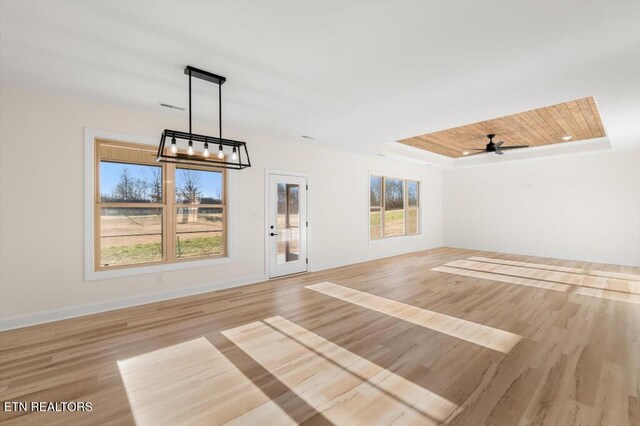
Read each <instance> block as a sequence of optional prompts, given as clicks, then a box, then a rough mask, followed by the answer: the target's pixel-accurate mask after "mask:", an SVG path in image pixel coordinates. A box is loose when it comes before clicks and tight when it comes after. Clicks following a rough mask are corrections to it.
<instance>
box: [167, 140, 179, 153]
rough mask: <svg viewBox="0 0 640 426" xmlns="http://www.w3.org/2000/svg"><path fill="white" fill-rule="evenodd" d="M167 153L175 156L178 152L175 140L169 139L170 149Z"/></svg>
mask: <svg viewBox="0 0 640 426" xmlns="http://www.w3.org/2000/svg"><path fill="white" fill-rule="evenodd" d="M169 152H171V153H172V154H175V153H176V152H178V145H176V138H171V148H169Z"/></svg>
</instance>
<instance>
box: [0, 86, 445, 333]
mask: <svg viewBox="0 0 640 426" xmlns="http://www.w3.org/2000/svg"><path fill="white" fill-rule="evenodd" d="M1 93H2V96H1V103H0V111H1V114H2V115H1V119H0V150H1V151H0V159H1V160H0V161H1V163H0V166H1V167H0V194H1V206H0V227H1V229H0V233H1V237H2V238H1V242H0V320H2V321H3V324H2V326H3V327H5V328H8V327H13V326H19V325H24V324H28V323H33V322H37V321H45V320H52V319H57V318H61V317H64V316H69V315H76V314H80V313H88V312H94V311H100V310H104V309H106V308H113V307H117V306H126V305H130V304H135V303H141V302H145V301H152V300H156V299H158V298H170V297H173V296H177V295H180V294H186V293H190V292H201V291H205V290H213V289H216V288H222V287H226V286H230V285H237V284H242V283H247V282H255V281H260V280H263V279H264V275H265V265H264V263H265V262H264V259H265V253H264V235H265V232H266V231H265V229H264V221H265V219H264V174H265V169H277V170H286V171H296V172H304V173H308V174H309V183H310V193H309V208H310V210H309V221H310V235H309V242H310V250H309V255H310V259H309V262H310V268H311V269H312V270H317V269H321V268H326V267H331V266H337V265H342V264H347V263H353V262H357V261H361V260H367V259H373V258H380V257H386V256H390V255H394V254H400V253H405V252H411V251H416V250H422V249H427V248H432V247H439V246H442V241H443V237H442V174H441V172H440V171H437V170H434V169H429V168H426V167H423V166H419V165H414V164H408V163H401V162H395V161H389V160H385V159H382V158H379V157H373V156H372V157H366V156H361V155H356V154H349V153H345V152H340V151H336V150H328V149H324V148H321V147H318V146H321V145H322V142H314V143H313V144H311V143H285V142H279V141H270V140H267V139H265V138H263V137H261V136H256V135H244V134H239V133H237V134H233V133H231V134H230V133H229V132H227V136H228V137H231V138H237V139H241V140H247V141H248V142H249V149H250V154H251V160H252V163H253V167H252V168H250V169H247V170H242V171H231V172H230V178H229V179H230V184H231V186H232V188H233V189H234V192H233V193H232V194H230V197H233V200H232V201H231V204H232V206H233V212H232V215H233V218H232V222H231V227H232V229H231V244H232V248H233V259H232V262H231V263H228V264H224V265H217V266H211V267H203V268H194V269H189V270H181V271H173V272H166V273H163V274H162V281H160V282H158V281H157V277H156V275H155V274H153V275H142V276H134V277H127V278H118V279H109V280H100V281H90V282H85V281H84V280H83V261H84V259H83V247H84V235H83V221H84V215H83V202H84V195H83V194H84V192H83V180H84V164H83V128H84V127H90V128H96V129H104V130H110V131H115V132H120V133H130V134H137V135H143V136H150V137H159V135H160V133H161V132H162V130H163V129H165V128H176V129H181V128H184V126H185V124H186V121H185V116H184V114H182V115H179V114H173V113H158V114H147V113H140V112H136V111H133V110H128V109H127V108H124V107H114V106H105V105H100V104H94V103H92V102H89V101H84V100H77V99H66V98H61V97H55V96H49V95H44V94H36V93H30V92H22V91H16V90H13V89H7V88H3V89H2V92H1ZM212 124H213V126H212V128H209V129H206V128H203V127H196V128H198V129H200V130H202V131H204V130H206V131H211V132H213V134H215V133H216V132H217V130H216V129H215V123H212ZM344 143H349V141H345V142H344ZM370 171H371V172H375V173H384V174H388V175H392V176H399V177H405V176H406V177H411V178H414V179H418V180H420V181H422V183H423V184H422V186H421V188H422V192H421V196H422V202H423V205H424V206H425V207H424V208H423V209H422V221H423V222H422V225H423V226H422V229H423V234H422V235H421V236H411V237H402V238H392V239H387V240H381V241H374V242H371V243H369V241H368V234H367V232H368V204H367V203H368V173H369V172H370Z"/></svg>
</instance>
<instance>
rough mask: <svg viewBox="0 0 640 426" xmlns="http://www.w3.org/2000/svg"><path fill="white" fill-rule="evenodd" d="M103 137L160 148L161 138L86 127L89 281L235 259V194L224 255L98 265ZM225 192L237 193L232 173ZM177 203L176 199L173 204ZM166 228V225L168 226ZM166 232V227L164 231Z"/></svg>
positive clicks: (226, 209)
mask: <svg viewBox="0 0 640 426" xmlns="http://www.w3.org/2000/svg"><path fill="white" fill-rule="evenodd" d="M99 140H108V141H113V142H118V143H124V144H127V143H129V144H136V145H149V146H150V148H151V149H154V150H155V149H156V147H157V144H158V140H157V138H151V137H145V136H138V135H130V134H123V133H117V132H110V131H105V130H99V129H92V128H87V127H85V128H84V161H85V173H84V195H85V200H84V201H85V203H84V219H85V220H84V222H85V229H84V231H85V232H84V234H85V235H84V279H85V281H94V280H102V279H110V278H119V277H128V276H136V275H146V274H154V273H155V274H158V273H162V272H168V271H174V270H182V269H191V268H200V267H208V266H215V265H221V264H227V263H231V262H232V261H233V255H232V253H233V250H232V244H231V242H232V241H233V239H232V218H233V215H232V212H233V204H234V200H233V198H235V197H232V198H231V199H230V200H225V202H226V204H225V205H224V209H223V211H224V221H225V232H224V238H225V254H224V255H216V256H210V257H206V258H196V259H193V258H191V259H176V261H175V262H170V263H167V262H166V260H163V262H152V263H144V264H142V263H141V264H135V265H119V266H111V267H108V268H102V269H99V268H96V265H99V262H97V260H96V255H97V251H96V246H95V244H96V242H97V238H96V232H98V230H97V226H96V224H97V223H98V222H97V221H96V214H97V211H98V210H97V208H96V205H97V203H96V199H95V194H96V192H95V191H96V189H97V180H98V177H97V172H98V167H96V165H97V154H98V152H97V146H98V144H97V142H98V141H99ZM223 191H224V192H225V196H226V195H227V194H230V193H233V179H232V178H231V177H230V174H226V187H225V188H224V189H223ZM167 196H168V194H167V192H166V190H165V194H164V197H165V200H167V198H166V197H167ZM148 204H149V205H148V206H147V207H149V208H151V207H153V206H154V205H155V203H148ZM163 206H166V207H165V211H166V210H167V209H168V204H166V203H163ZM172 206H175V203H174V204H172ZM168 216H169V215H167V214H165V215H164V216H163V225H165V224H166V223H167V222H168ZM165 229H166V228H165ZM163 232H166V231H163ZM165 256H166V252H163V258H165V259H166V257H165Z"/></svg>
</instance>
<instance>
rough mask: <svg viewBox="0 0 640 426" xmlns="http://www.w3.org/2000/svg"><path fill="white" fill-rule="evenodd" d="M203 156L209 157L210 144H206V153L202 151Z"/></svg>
mask: <svg viewBox="0 0 640 426" xmlns="http://www.w3.org/2000/svg"><path fill="white" fill-rule="evenodd" d="M202 156H203V157H205V158H206V157H208V156H209V144H208V143H206V142H205V143H204V151H202Z"/></svg>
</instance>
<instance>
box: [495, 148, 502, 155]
mask: <svg viewBox="0 0 640 426" xmlns="http://www.w3.org/2000/svg"><path fill="white" fill-rule="evenodd" d="M496 154H498V155H504V152H502V151H500V150H499V149H496Z"/></svg>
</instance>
